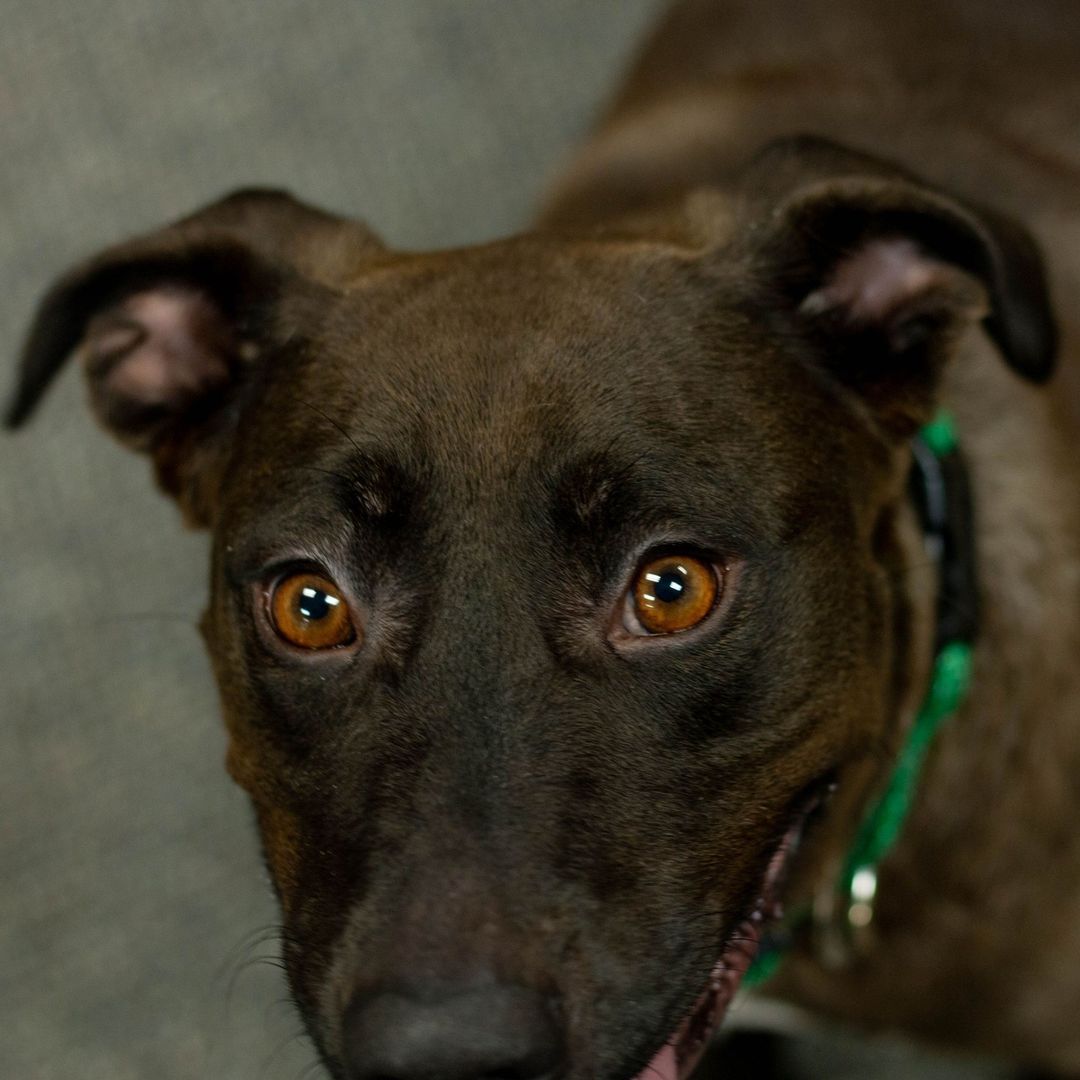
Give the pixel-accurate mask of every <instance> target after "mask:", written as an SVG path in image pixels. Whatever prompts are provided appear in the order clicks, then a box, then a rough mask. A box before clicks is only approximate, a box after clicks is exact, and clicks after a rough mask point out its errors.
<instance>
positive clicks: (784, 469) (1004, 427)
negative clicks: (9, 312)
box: [8, 0, 1080, 1080]
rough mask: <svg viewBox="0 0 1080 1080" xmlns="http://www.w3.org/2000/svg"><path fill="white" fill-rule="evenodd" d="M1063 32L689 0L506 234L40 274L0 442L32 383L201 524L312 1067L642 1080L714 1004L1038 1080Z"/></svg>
mask: <svg viewBox="0 0 1080 1080" xmlns="http://www.w3.org/2000/svg"><path fill="white" fill-rule="evenodd" d="M1078 55H1080V32H1078V29H1077V22H1076V19H1075V16H1074V13H1073V12H1072V10H1071V8H1070V5H1069V4H1067V3H1064V2H1058V3H1055V2H1054V0H1038V2H1037V3H1033V4H1031V5H1026V6H1024V7H1023V8H1022V9H1021V8H1019V7H1016V6H1005V5H998V4H993V5H988V4H986V3H985V2H983V0H979V2H975V0H953V2H949V3H947V2H945V0H912V2H910V3H907V4H903V5H889V4H885V3H884V2H877V0H808V2H806V3H803V4H800V5H788V4H786V3H782V2H781V0H756V2H750V0H723V2H722V3H718V2H713V0H708V2H706V0H685V2H682V3H679V4H677V5H676V6H675V7H674V8H673V9H672V10H671V11H670V12H669V13H668V15H667V16H666V17H665V19H664V20H663V21H662V23H661V24H660V26H659V28H658V29H657V30H656V31H655V33H654V34H653V36H652V37H651V39H650V40H649V41H648V42H647V43H646V45H645V47H644V49H643V51H642V53H641V55H640V57H639V59H638V61H637V62H636V64H635V65H634V68H633V70H632V72H631V75H630V79H629V82H628V83H627V84H626V86H625V88H624V89H623V90H622V91H621V93H620V94H619V95H618V97H617V98H616V99H615V101H614V103H613V104H612V106H611V107H610V109H609V110H608V112H607V113H606V115H605V117H604V118H603V120H602V121H601V123H600V125H599V127H598V129H597V131H596V133H595V134H594V136H593V137H592V139H591V141H590V142H589V143H588V144H587V145H586V146H585V148H584V150H583V151H582V152H581V154H580V155H579V157H578V158H577V160H576V161H575V162H574V163H573V164H572V165H571V167H570V168H569V170H568V171H567V172H566V174H565V175H564V177H563V179H562V180H561V181H560V182H559V183H558V185H557V186H556V188H555V189H554V191H553V192H552V194H551V196H550V198H549V199H548V201H547V202H546V204H545V206H544V208H543V210H542V212H541V214H540V216H539V218H538V222H537V224H536V226H535V228H533V229H532V230H530V231H528V232H525V233H523V234H522V235H520V236H515V237H512V238H510V239H507V240H504V241H500V242H496V243H490V244H485V245H483V246H479V247H475V248H469V249H464V250H459V251H451V252H434V253H426V254H416V253H411V254H406V253H399V252H394V251H391V250H389V249H388V248H387V247H386V246H384V245H383V244H382V242H381V241H380V240H379V239H378V237H377V236H376V234H375V233H374V232H372V231H371V230H370V229H369V228H368V227H367V226H366V225H363V224H361V223H359V222H355V221H350V220H343V219H340V218H338V217H335V216H332V215H329V214H326V213H323V212H321V211H319V210H317V209H314V208H312V207H309V206H306V205H305V204H303V203H301V202H299V201H296V200H295V199H293V198H292V197H290V196H288V195H286V194H284V193H280V192H274V191H267V190H257V189H253V190H248V191H243V192H239V193H237V194H234V195H232V196H230V197H227V198H225V199H223V200H222V201H220V202H218V203H215V204H214V205H212V206H209V207H207V208H205V209H203V210H200V211H198V212H197V213H195V214H193V215H191V216H189V217H187V218H184V219H183V220H181V221H179V222H177V223H175V224H173V225H170V226H168V227H166V228H164V229H162V230H160V231H158V232H155V233H153V234H151V235H148V236H142V237H139V238H137V239H134V240H131V241H129V242H126V243H123V244H121V245H119V246H117V247H114V248H111V249H109V250H108V251H106V252H104V253H102V254H100V255H98V256H97V257H95V258H93V259H91V260H90V261H89V262H87V263H85V264H83V265H81V266H78V267H77V268H75V269H74V270H73V271H71V272H70V273H69V274H67V275H66V276H65V277H63V278H62V279H61V280H60V281H59V282H58V283H57V284H56V285H55V286H54V287H53V288H52V290H51V291H50V292H49V293H48V295H47V296H46V297H45V298H44V299H43V301H42V304H41V307H40V309H39V312H38V314H37V317H36V319H35V321H34V323H33V325H32V327H31V329H30V332H29V335H28V338H27V343H26V347H25V351H24V353H23V356H22V361H21V368H20V375H19V383H18V386H17V389H16V393H15V396H14V399H13V401H12V405H11V408H10V411H9V415H8V422H9V424H11V425H13V426H17V425H19V424H21V423H22V422H23V421H25V420H26V419H27V417H28V416H29V415H30V413H31V411H32V410H33V407H34V405H35V404H36V403H37V401H38V400H39V399H40V397H41V395H42V394H43V393H44V392H45V390H46V388H47V386H48V384H49V382H50V380H51V379H52V377H53V376H54V375H55V374H56V373H57V371H58V370H59V369H60V368H61V366H62V365H63V364H64V362H65V361H66V360H67V359H68V358H69V357H71V356H77V357H78V358H79V360H80V362H81V364H82V366H83V368H84V370H85V374H86V377H87V380H88V384H89V389H90V397H91V403H92V406H93V408H94V410H95V412H96V414H97V416H98V417H99V419H100V420H101V422H102V423H103V424H104V426H105V428H106V429H107V430H108V431H110V432H111V433H112V434H113V435H114V436H116V437H118V438H119V439H120V440H122V441H123V442H124V443H125V444H126V445H128V446H130V447H131V448H132V449H134V450H137V451H140V452H142V453H145V454H147V455H148V456H149V457H150V459H151V460H152V462H153V465H154V469H155V471H156V476H157V479H158V481H159V483H160V485H161V486H162V488H163V489H164V490H165V491H166V492H168V493H169V494H170V495H172V496H173V497H174V498H175V500H176V502H177V504H178V505H179V507H180V509H181V511H182V513H183V516H184V518H185V520H186V522H187V523H188V524H190V525H192V526H195V527H198V528H206V529H209V530H211V532H212V534H213V541H214V548H213V568H212V589H211V597H210V602H209V606H208V609H207V611H206V614H205V616H204V619H203V621H202V632H203V634H204V636H205V639H206V642H207V645H208V648H209V652H210V655H211V658H212V662H213V666H214V670H215V674H216V678H217V681H218V684H219V686H220V691H221V699H222V703H223V711H224V715H225V721H226V725H227V728H228V733H229V740H230V742H229V751H228V768H229V771H230V773H231V775H232V776H233V777H234V778H235V780H236V781H237V782H238V783H239V784H240V785H241V786H242V787H243V788H244V789H245V790H246V791H247V792H248V794H249V795H250V797H251V800H252V802H253V805H254V807H255V810H256V814H257V820H258V826H259V833H260V837H261V843H262V847H263V850H264V853H265V858H266V863H267V866H268V868H269V871H270V875H271V877H272V880H273V883H274V887H275V889H276V892H277V896H278V898H279V901H280V906H281V911H282V920H283V941H284V952H285V962H286V967H287V972H288V979H289V984H290V987H291V990H292V993H293V996H294V998H295V1001H296V1003H297V1006H298V1008H299V1010H300V1012H301V1014H302V1016H303V1018H304V1021H305V1024H306V1026H307V1029H308V1031H309V1032H310V1034H311V1037H312V1039H313V1040H314V1042H315V1044H316V1046H317V1047H318V1050H319V1053H320V1055H321V1057H322V1059H323V1061H324V1062H325V1064H326V1067H327V1069H328V1070H329V1072H330V1073H331V1075H333V1076H334V1077H336V1078H348V1080H375V1078H377V1077H379V1078H382V1077H394V1078H395V1080H426V1078H430V1080H466V1078H472V1077H495V1076H498V1077H514V1078H516V1080H539V1078H547V1077H556V1076H558V1077H566V1078H568V1080H570V1078H573V1080H578V1078H585V1077H590V1078H592V1077H595V1078H600V1080H603V1078H608V1080H622V1078H626V1077H635V1076H639V1075H644V1074H645V1073H646V1072H648V1071H653V1072H655V1073H658V1074H659V1075H660V1076H661V1077H662V1078H663V1080H684V1078H685V1077H686V1076H687V1075H689V1073H690V1072H691V1071H692V1069H693V1068H694V1066H695V1064H696V1062H697V1060H698V1058H699V1057H700V1055H701V1053H702V1051H703V1049H704V1047H705V1045H706V1043H707V1042H708V1039H709V1037H710V1035H711V1033H712V1031H713V1030H714V1028H715V1027H716V1025H717V1024H718V1023H719V1022H720V1020H721V1019H722V1017H723V1014H724V1012H725V1010H726V1008H727V1006H728V1005H729V1004H730V1002H731V1000H732V999H733V997H734V996H735V994H736V992H737V990H738V989H739V987H740V984H741V983H742V982H743V981H749V980H750V979H754V978H756V979H758V980H759V981H761V982H762V985H763V989H762V990H761V991H760V992H762V993H765V994H772V995H774V996H776V997H778V998H781V999H785V1000H789V1001H793V1002H797V1003H799V1004H801V1005H802V1006H804V1007H806V1008H808V1009H810V1010H813V1011H815V1012H817V1013H819V1014H821V1015H824V1016H833V1017H837V1018H841V1019H844V1020H847V1021H851V1022H855V1023H857V1024H861V1025H864V1026H867V1027H870V1028H889V1029H895V1030H900V1031H904V1032H907V1033H909V1034H910V1035H912V1036H915V1037H917V1038H922V1039H925V1040H928V1041H930V1042H934V1043H941V1044H947V1045H951V1046H955V1047H959V1048H963V1049H967V1050H972V1051H977V1052H980V1053H988V1054H997V1055H1001V1056H1003V1057H1005V1058H1007V1059H1009V1060H1011V1061H1015V1062H1017V1063H1020V1064H1023V1065H1025V1066H1028V1067H1033V1068H1036V1067H1037V1068H1040V1069H1042V1070H1045V1071H1047V1072H1048V1073H1051V1074H1054V1075H1058V1076H1062V1077H1064V1076H1069V1075H1074V1076H1075V1075H1080V1035H1078V1034H1077V1031H1076V1025H1075V1022H1074V1020H1075V1015H1076V1012H1077V1007H1078V1005H1080V840H1078V839H1077V833H1076V829H1075V827H1074V822H1075V821H1076V818H1077V815H1078V813H1080V782H1078V780H1077V777H1080V713H1078V707H1080V664H1078V657H1080V499H1078V497H1077V493H1078V491H1080V465H1078V463H1077V459H1076V454H1075V449H1074V447H1075V440H1076V437H1077V434H1078V426H1080V408H1078V403H1080V394H1078V392H1077V391H1078V388H1080V382H1078V376H1077V371H1078V370H1080V365H1078V361H1080V357H1078V355H1077V353H1078V350H1080V335H1078V332H1077V329H1078V328H1077V325H1076V323H1075V316H1073V314H1072V309H1071V307H1070V306H1069V304H1068V299H1069V297H1070V296H1072V295H1074V294H1075V291H1076V289H1077V287H1078V286H1080V146H1078V144H1077V142H1076V131H1077V127H1076V122H1077V120H1078V116H1077V102H1080V75H1078V73H1077V65H1076V63H1075V59H1076V57H1077V56H1078ZM1070 139H1071V140H1072V141H1071V142H1070V141H1069V140H1070ZM1053 297H1056V300H1057V303H1056V304H1055V303H1054V299H1053ZM1055 310H1056V312H1057V314H1058V318H1057V320H1056V319H1055ZM1070 320H1072V321H1070ZM1058 322H1060V325H1057V323H1058ZM1055 368H1058V369H1059V373H1058V374H1057V375H1056V376H1055V377H1053V378H1052V377H1051V376H1052V375H1054V372H1055ZM943 410H944V411H943ZM943 418H944V419H943ZM934 425H937V426H936V428H935V426H934ZM943 425H944V430H945V431H946V436H945V438H944V440H942V438H941V431H942V430H943ZM933 431H937V435H936V436H932V435H931V434H929V433H930V432H933ZM950 649H952V650H954V651H953V652H949V651H948V650H950ZM955 650H958V651H955ZM943 657H960V661H959V664H960V666H959V668H958V669H956V670H957V671H959V674H956V675H955V679H954V682H955V683H956V685H957V686H959V687H960V691H961V692H957V693H956V694H954V697H953V698H950V699H949V700H948V701H947V702H946V703H945V704H942V703H941V700H939V697H938V696H935V695H936V694H937V693H938V689H940V688H939V686H938V682H937V680H938V678H939V674H940V670H939V669H941V668H942V664H943ZM954 674H955V672H954ZM968 683H969V684H970V685H968ZM954 689H955V687H954ZM942 700H944V699H942ZM927 717H929V718H930V719H931V720H932V721H933V724H932V726H928V721H927ZM916 735H917V736H918V738H917V739H916ZM923 736H926V739H925V742H926V745H919V744H918V739H922V738H923ZM930 736H932V738H931V737H930ZM901 804H902V805H901ZM898 805H900V806H901V809H902V811H903V812H902V813H899V812H897V809H896V808H897V806H898ZM853 852H854V853H856V855H857V857H855V858H853V854H852V853H853ZM766 962H768V965H767V966H768V967H769V968H773V969H775V970H771V971H769V970H763V965H765V964H766Z"/></svg>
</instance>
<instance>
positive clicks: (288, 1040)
mask: <svg viewBox="0 0 1080 1080" xmlns="http://www.w3.org/2000/svg"><path fill="white" fill-rule="evenodd" d="M307 1037H308V1036H307V1032H306V1031H304V1029H303V1028H300V1029H299V1030H298V1031H293V1032H292V1033H291V1034H290V1035H287V1036H286V1037H285V1038H284V1039H282V1040H281V1041H280V1042H279V1043H278V1044H277V1046H275V1047H274V1048H273V1050H271V1051H270V1053H269V1055H268V1056H267V1057H266V1058H265V1060H264V1061H263V1063H262V1065H261V1066H260V1068H259V1072H258V1075H259V1080H262V1078H263V1077H265V1076H266V1073H267V1071H268V1070H269V1068H270V1066H271V1065H273V1064H274V1062H275V1061H276V1060H277V1059H278V1058H279V1057H280V1056H281V1055H282V1054H283V1053H285V1051H286V1050H288V1048H289V1047H290V1046H292V1045H293V1044H294V1043H297V1042H300V1041H301V1040H306V1039H307Z"/></svg>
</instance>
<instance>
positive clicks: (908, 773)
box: [743, 412, 979, 987]
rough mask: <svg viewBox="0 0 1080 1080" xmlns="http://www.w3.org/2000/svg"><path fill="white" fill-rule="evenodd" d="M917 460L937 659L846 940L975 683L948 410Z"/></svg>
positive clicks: (855, 897) (862, 876) (923, 437)
mask: <svg viewBox="0 0 1080 1080" xmlns="http://www.w3.org/2000/svg"><path fill="white" fill-rule="evenodd" d="M912 457H913V463H914V464H913V468H912V473H911V497H912V500H913V502H914V504H915V508H916V511H917V512H918V514H919V518H920V521H921V523H922V527H923V534H924V537H925V544H926V550H927V554H928V555H930V557H931V558H932V559H933V561H934V562H935V563H936V565H937V568H938V577H939V587H938V598H937V630H936V634H935V652H936V656H935V659H934V666H933V671H932V674H931V678H930V687H929V690H928V691H927V694H926V697H925V698H924V700H923V703H922V707H921V708H920V709H919V712H918V715H917V716H916V717H915V721H914V723H913V724H912V726H911V730H910V731H909V732H908V734H907V738H906V740H905V742H904V745H903V746H902V747H901V749H900V752H899V754H898V756H897V759H896V764H895V766H894V767H893V771H892V773H891V775H890V776H889V779H888V781H887V783H886V785H885V787H884V789H883V790H882V792H881V794H879V795H878V796H877V798H876V799H875V801H874V802H873V803H872V804H871V806H870V808H869V810H868V811H867V813H866V816H865V817H864V818H863V821H862V824H861V826H860V827H859V831H858V832H857V833H856V836H855V840H854V842H853V844H852V846H851V848H850V849H849V851H848V853H847V857H846V858H845V860H844V863H843V869H842V871H841V874H840V880H839V883H838V886H837V894H838V895H837V897H836V900H837V902H838V906H839V909H840V911H841V912H842V914H843V920H844V925H845V927H846V932H847V935H848V936H849V937H850V936H853V935H854V934H855V933H857V932H858V931H860V930H863V929H865V928H866V927H867V926H869V925H870V923H871V922H872V921H873V918H874V903H875V900H876V899H877V893H878V868H879V866H880V865H881V863H882V861H883V860H884V859H885V858H886V857H887V856H888V855H889V853H890V852H891V851H892V849H893V847H894V846H895V844H896V842H897V840H898V839H899V837H900V834H901V832H902V830H903V827H904V823H905V821H906V820H907V817H908V814H909V813H910V811H911V807H912V803H913V802H914V799H915V795H916V792H917V791H918V786H919V779H920V777H921V775H922V768H923V764H924V762H925V759H926V755H927V753H928V751H929V749H930V747H931V745H932V744H933V741H934V738H935V736H936V735H937V733H938V731H939V730H940V729H941V727H942V725H943V724H944V723H945V722H946V721H947V720H948V719H949V718H950V717H951V716H952V715H953V714H954V713H955V712H956V711H957V709H958V708H959V707H960V705H961V704H962V702H963V701H964V698H965V697H966V696H967V693H968V690H969V688H970V685H971V667H972V644H973V642H974V640H975V636H976V633H977V631H978V622H979V597H978V584H977V575H976V571H975V534H974V519H973V516H972V511H971V494H970V488H969V486H968V479H967V472H966V470H965V468H964V463H963V459H962V458H961V456H960V453H959V450H958V448H957V439H956V429H955V426H954V424H953V421H952V418H951V416H949V414H948V413H945V412H941V413H939V414H938V415H937V416H936V417H935V418H934V420H933V421H931V423H929V424H927V425H926V426H925V427H924V428H923V429H922V430H921V431H920V432H919V434H918V436H916V438H915V439H914V440H912ZM834 910H835V909H834ZM809 918H810V913H809V912H803V913H801V915H800V917H798V918H797V919H795V920H794V922H793V924H789V925H788V926H783V927H779V928H777V929H776V930H774V931H772V932H770V934H769V936H768V938H767V939H766V940H765V941H763V943H762V947H761V949H760V950H759V952H758V956H757V958H756V959H755V961H754V964H753V966H752V967H751V968H750V970H749V971H748V972H747V974H746V977H745V978H744V980H743V984H744V985H745V986H748V987H749V986H758V985H760V984H761V983H763V982H766V981H767V980H768V979H769V978H771V977H772V975H773V974H774V973H775V971H776V969H777V968H778V967H779V966H780V964H781V963H782V962H783V959H784V957H785V956H786V955H787V952H788V949H789V948H790V946H791V943H792V938H793V933H794V930H795V929H797V928H798V925H799V924H801V923H802V922H804V921H807V920H808V919H809Z"/></svg>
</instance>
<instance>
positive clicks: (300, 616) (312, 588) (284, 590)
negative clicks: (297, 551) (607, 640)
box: [270, 573, 357, 649]
mask: <svg viewBox="0 0 1080 1080" xmlns="http://www.w3.org/2000/svg"><path fill="white" fill-rule="evenodd" d="M270 621H271V622H272V623H273V625H274V629H275V630H276V631H277V633H278V636H279V637H281V638H283V639H284V640H285V641H287V642H288V643H289V644H290V645H297V646H299V647H300V648H302V649H334V648H337V647H339V646H341V645H348V644H350V643H352V642H353V641H355V640H356V636H357V631H356V627H355V625H354V624H353V620H352V616H351V615H350V613H349V605H348V604H346V602H345V598H344V597H343V596H342V595H341V590H340V589H338V587H337V586H336V585H335V584H334V583H333V582H332V581H330V580H328V579H327V578H324V577H320V576H319V575H318V574H311V573H301V574H290V575H289V576H288V577H284V578H282V579H281V580H280V581H279V582H278V583H277V584H276V585H275V586H274V588H273V590H272V592H271V594H270Z"/></svg>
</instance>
